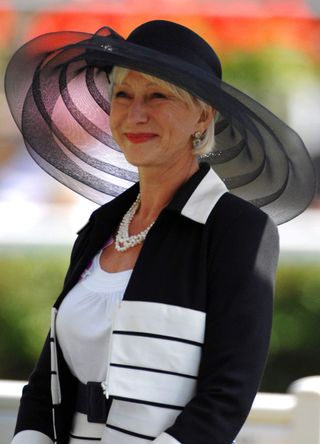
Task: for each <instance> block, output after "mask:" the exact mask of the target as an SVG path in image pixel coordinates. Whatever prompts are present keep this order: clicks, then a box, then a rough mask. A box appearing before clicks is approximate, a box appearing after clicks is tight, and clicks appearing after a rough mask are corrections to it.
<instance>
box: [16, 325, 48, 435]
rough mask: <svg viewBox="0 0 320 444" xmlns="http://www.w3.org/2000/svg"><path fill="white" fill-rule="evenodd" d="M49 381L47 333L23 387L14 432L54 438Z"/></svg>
mask: <svg viewBox="0 0 320 444" xmlns="http://www.w3.org/2000/svg"><path fill="white" fill-rule="evenodd" d="M50 381H51V365H50V334H49V335H48V337H47V339H46V341H45V344H44V347H43V349H42V352H41V355H40V358H39V361H38V363H37V365H36V367H35V369H34V371H33V372H32V374H31V376H30V378H29V382H28V384H27V385H26V386H25V387H24V388H23V392H22V397H21V400H20V408H19V412H18V418H17V425H16V429H15V434H18V433H19V432H22V431H23V430H29V431H37V432H41V433H42V434H44V435H46V436H48V437H49V438H50V439H51V440H54V432H53V425H52V401H51V386H50ZM17 439H18V438H17ZM40 442H41V441H40Z"/></svg>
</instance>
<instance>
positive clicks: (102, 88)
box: [5, 28, 315, 224]
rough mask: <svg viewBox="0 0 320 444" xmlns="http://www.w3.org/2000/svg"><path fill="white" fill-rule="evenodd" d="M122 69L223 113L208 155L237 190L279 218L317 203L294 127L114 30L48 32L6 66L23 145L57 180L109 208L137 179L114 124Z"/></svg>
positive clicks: (228, 87)
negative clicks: (112, 97)
mask: <svg viewBox="0 0 320 444" xmlns="http://www.w3.org/2000/svg"><path fill="white" fill-rule="evenodd" d="M115 65H118V66H123V67H127V68H129V69H133V70H137V71H141V72H145V73H149V74H151V75H154V76H156V77H159V78H162V79H164V80H167V81H169V82H171V83H173V84H175V85H177V86H180V87H181V88H183V89H185V90H187V91H188V92H190V93H191V94H192V95H194V96H196V97H198V98H200V99H201V100H203V101H205V102H207V103H209V104H210V105H212V106H213V107H214V108H215V109H217V111H218V115H219V117H218V120H217V123H216V136H215V139H216V142H215V147H214V149H213V151H212V153H211V154H210V155H206V156H205V157H204V159H203V160H205V161H206V162H209V163H210V164H211V166H212V168H213V169H214V170H215V171H216V172H217V174H218V175H219V176H220V177H221V179H222V180H223V181H224V183H225V184H226V186H227V187H228V189H229V190H230V191H231V192H232V193H234V194H236V195H237V196H240V197H242V198H244V199H246V200H248V201H250V202H252V203H253V204H255V205H256V206H258V207H260V208H262V209H263V210H264V211H265V212H267V213H268V214H269V215H270V216H271V217H272V218H273V219H274V221H275V222H276V223H277V224H280V223H283V222H286V221H288V220H290V219H292V218H293V217H295V216H296V215H298V214H300V213H301V212H302V211H303V210H304V209H305V208H306V207H307V206H308V205H309V203H310V201H311V199H312V197H313V195H314V190H315V176H314V170H313V166H312V162H311V160H310V157H309V155H308V152H307V150H306V148H305V146H304V144H303V142H302V140H301V138H300V137H299V136H298V135H297V134H296V133H295V132H294V131H293V130H292V129H291V128H289V127H288V126H287V125H286V124H285V123H284V122H282V121H281V120H280V119H279V118H277V117H276V116H275V115H274V114H272V113H271V112H270V111H268V110H267V109H266V108H265V107H263V106H262V105H261V104H259V103H258V102H256V101H255V100H253V99H252V98H250V97H248V96H247V95H245V94H244V93H242V92H241V91H239V90H237V89H236V88H234V87H232V86H231V85H228V84H227V83H225V82H223V81H222V80H221V79H219V78H218V77H217V76H215V75H214V73H212V72H209V71H208V70H206V69H204V68H203V67H199V66H197V65H195V64H193V63H189V62H188V61H186V60H183V59H181V58H179V57H175V56H174V55H172V54H171V55H168V54H167V53H166V52H160V51H158V50H155V49H152V48H147V47H144V46H141V45H137V44H135V43H132V42H130V41H127V40H125V39H123V38H121V37H120V36H119V35H117V34H116V33H114V32H113V31H112V30H110V29H109V28H103V29H102V30H100V31H99V32H98V33H96V34H88V33H80V32H67V31H66V32H58V33H51V34H45V35H42V36H40V37H37V38H36V39H34V40H32V41H30V42H28V43H26V44H25V45H24V46H22V47H21V48H20V49H19V50H18V51H17V52H16V53H15V54H14V55H13V57H12V59H11V61H10V63H9V65H8V67H7V71H6V76H5V90H6V95H7V100H8V103H9V107H10V110H11V112H12V115H13V117H14V120H15V122H16V123H17V125H18V127H19V129H20V130H21V132H22V135H23V138H24V142H25V145H26V147H27V149H28V151H29V153H30V154H31V156H32V157H33V158H34V160H35V161H36V162H37V163H38V164H39V165H40V166H41V167H42V168H43V169H44V170H45V171H46V172H48V173H49V174H50V175H51V176H53V177H55V178H56V179H57V180H59V182H61V183H63V184H64V185H66V186H67V187H69V188H71V189H72V190H74V191H76V192H77V193H79V194H81V195H83V196H84V197H86V198H88V199H90V200H92V201H94V202H97V203H99V204H102V203H105V202H107V201H109V200H110V199H112V198H114V197H115V196H117V195H119V194H120V193H121V192H122V191H124V190H125V189H127V188H128V187H129V186H131V185H132V184H133V183H134V182H136V181H137V180H138V175H137V171H136V169H135V168H134V167H133V166H132V165H130V164H129V163H128V162H127V161H126V160H125V158H124V155H123V154H122V152H121V150H120V148H119V147H118V146H117V144H116V143H115V141H114V140H113V138H112V135H111V132H110V128H109V113H110V103H109V98H108V78H107V73H108V72H109V71H110V69H111V68H112V67H113V66H115Z"/></svg>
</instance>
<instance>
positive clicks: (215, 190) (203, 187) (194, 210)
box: [181, 168, 228, 224]
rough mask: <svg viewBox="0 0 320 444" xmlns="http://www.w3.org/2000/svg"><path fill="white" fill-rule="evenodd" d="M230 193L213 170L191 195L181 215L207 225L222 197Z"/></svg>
mask: <svg viewBox="0 0 320 444" xmlns="http://www.w3.org/2000/svg"><path fill="white" fill-rule="evenodd" d="M227 191H228V189H227V187H226V186H225V184H224V183H223V181H222V180H221V179H220V177H219V176H218V175H217V174H216V173H215V172H214V171H213V169H212V168H210V170H209V171H208V172H207V174H206V175H205V177H204V178H203V179H202V181H201V182H200V184H199V185H198V186H197V188H196V189H195V190H194V192H193V193H192V194H191V196H190V198H189V200H188V202H187V203H186V204H185V206H184V207H183V209H182V211H181V214H183V216H186V217H188V218H189V219H192V220H194V221H196V222H200V223H201V224H205V223H206V221H207V219H208V217H209V215H210V213H211V211H212V210H213V208H214V206H215V205H216V203H217V202H218V200H219V199H220V197H221V196H222V195H223V194H224V193H226V192H227Z"/></svg>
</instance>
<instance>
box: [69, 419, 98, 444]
mask: <svg viewBox="0 0 320 444" xmlns="http://www.w3.org/2000/svg"><path fill="white" fill-rule="evenodd" d="M105 428H106V426H105V424H98V423H92V422H88V420H87V415H84V414H83V413H75V415H74V417H73V423H72V427H71V435H75V436H81V437H86V438H101V436H102V435H103V432H104V430H105ZM80 443H81V444H87V443H88V444H89V443H90V444H92V439H91V440H90V439H88V440H86V439H81V440H79V439H76V438H70V441H69V444H80Z"/></svg>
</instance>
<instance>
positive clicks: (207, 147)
mask: <svg viewBox="0 0 320 444" xmlns="http://www.w3.org/2000/svg"><path fill="white" fill-rule="evenodd" d="M129 71H130V70H129V69H128V68H122V67H120V66H115V67H114V68H113V69H112V71H111V73H110V74H109V83H110V87H109V98H111V96H112V91H113V85H114V84H115V83H122V82H123V80H124V79H125V78H126V77H127V75H128V73H129ZM140 74H141V75H142V76H143V77H145V78H146V79H148V80H151V81H152V82H154V83H155V84H156V85H159V86H160V87H162V88H164V89H166V90H168V91H169V92H170V93H171V94H174V95H175V96H176V97H178V98H179V99H181V100H182V101H183V102H185V103H186V104H187V105H188V106H189V107H190V108H192V107H194V106H196V105H199V106H200V108H201V111H202V112H204V113H206V114H207V113H208V112H209V111H210V110H211V108H212V107H211V106H210V105H208V104H207V103H205V102H203V101H202V100H200V99H198V98H196V97H194V96H192V95H191V94H190V93H188V92H187V91H185V90H184V89H182V88H179V87H178V86H176V85H173V84H172V83H170V82H167V81H165V80H162V79H159V78H158V77H153V76H151V75H150V74H145V73H142V72H141V73H140ZM214 126H215V124H214V119H212V122H211V124H210V125H209V127H208V128H207V130H206V131H205V132H204V133H203V134H202V136H201V138H200V143H199V144H198V146H197V147H196V148H193V150H192V153H193V154H194V155H195V156H202V155H204V154H208V153H210V152H211V151H212V150H213V148H214V142H215V140H214Z"/></svg>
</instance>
